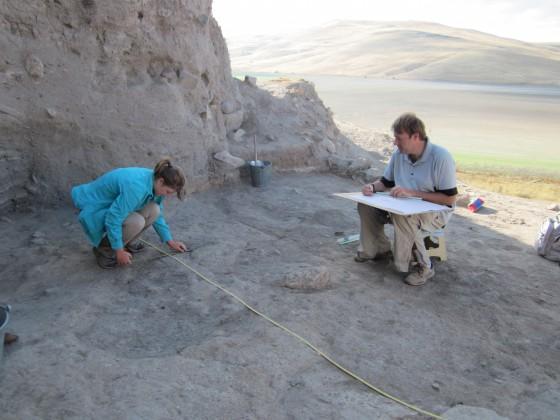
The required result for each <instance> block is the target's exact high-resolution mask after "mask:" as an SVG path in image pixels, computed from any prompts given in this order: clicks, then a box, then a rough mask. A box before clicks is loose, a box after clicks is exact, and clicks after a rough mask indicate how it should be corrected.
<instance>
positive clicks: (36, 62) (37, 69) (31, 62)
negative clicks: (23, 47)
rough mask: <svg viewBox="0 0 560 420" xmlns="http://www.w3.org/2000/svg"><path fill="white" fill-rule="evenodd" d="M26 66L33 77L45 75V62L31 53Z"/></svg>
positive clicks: (26, 60)
mask: <svg viewBox="0 0 560 420" xmlns="http://www.w3.org/2000/svg"><path fill="white" fill-rule="evenodd" d="M24 66H25V70H27V74H29V76H31V77H32V78H33V79H40V78H42V77H43V76H44V75H45V69H44V66H43V62H42V61H41V60H40V59H39V58H38V57H36V56H34V55H29V56H28V57H27V58H26V59H25V63H24Z"/></svg>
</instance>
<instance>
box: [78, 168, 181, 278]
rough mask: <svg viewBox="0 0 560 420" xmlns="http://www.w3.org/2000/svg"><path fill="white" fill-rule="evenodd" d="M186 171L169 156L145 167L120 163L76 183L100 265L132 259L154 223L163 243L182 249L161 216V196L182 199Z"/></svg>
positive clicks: (111, 265) (85, 224) (84, 221)
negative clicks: (131, 166)
mask: <svg viewBox="0 0 560 420" xmlns="http://www.w3.org/2000/svg"><path fill="white" fill-rule="evenodd" d="M184 186H185V176H184V175H183V172H182V171H181V170H180V169H179V168H177V167H175V166H173V165H171V162H170V161H169V159H163V160H161V161H160V162H158V163H157V165H156V166H155V168H154V169H153V170H151V169H147V168H119V169H114V170H112V171H109V172H107V173H106V174H104V175H102V176H101V177H99V178H97V179H96V180H95V181H92V182H90V183H88V184H83V185H78V186H76V187H74V188H72V200H73V201H74V205H75V206H76V207H77V208H78V209H79V210H80V216H79V221H80V224H81V225H82V227H83V229H84V231H85V233H86V235H87V237H88V238H89V240H90V242H91V244H92V245H93V253H94V254H95V257H96V259H97V263H98V264H99V265H100V266H101V267H102V268H114V267H116V266H117V265H127V264H131V263H132V254H135V253H137V252H140V251H142V249H143V248H144V245H143V244H142V243H140V242H137V241H136V240H137V239H138V238H139V237H140V235H141V234H142V232H144V231H145V230H146V229H147V228H148V227H150V226H152V225H153V226H154V229H155V230H156V232H157V234H158V235H159V237H160V239H161V241H162V242H165V243H167V245H168V246H169V248H171V249H172V250H175V251H178V252H185V251H187V247H186V246H185V244H183V243H182V242H179V241H174V240H173V238H172V236H171V231H170V230H169V227H168V226H167V223H166V222H165V219H164V218H163V214H162V210H163V200H164V199H165V197H167V196H169V195H173V194H177V198H179V199H180V200H182V199H183V196H184V192H183V189H184Z"/></svg>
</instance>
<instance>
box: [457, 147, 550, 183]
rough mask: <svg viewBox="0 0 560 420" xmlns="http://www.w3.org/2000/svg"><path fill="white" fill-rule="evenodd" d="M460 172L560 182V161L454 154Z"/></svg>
mask: <svg viewBox="0 0 560 420" xmlns="http://www.w3.org/2000/svg"><path fill="white" fill-rule="evenodd" d="M453 156H454V157H455V160H456V162H457V168H458V170H459V171H460V172H469V173H477V172H480V173H482V174H485V175H484V176H494V175H496V174H497V175H500V176H505V177H506V178H507V177H508V176H511V175H515V176H518V177H525V178H531V179H538V178H545V179H551V180H556V181H560V161H559V160H558V159H556V160H552V159H550V160H548V159H542V158H541V159H538V158H537V159H531V158H516V157H508V156H495V155H494V156H493V155H489V156H485V155H475V154H462V153H453Z"/></svg>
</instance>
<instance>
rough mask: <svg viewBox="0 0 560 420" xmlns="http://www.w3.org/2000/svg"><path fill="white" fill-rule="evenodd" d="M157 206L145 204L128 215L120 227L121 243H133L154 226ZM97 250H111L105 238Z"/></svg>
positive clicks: (157, 215)
mask: <svg viewBox="0 0 560 420" xmlns="http://www.w3.org/2000/svg"><path fill="white" fill-rule="evenodd" d="M159 211H160V210H159V205H157V204H156V203H154V202H151V203H148V204H146V205H145V206H144V207H142V209H140V210H138V211H135V212H132V213H130V214H129V215H128V217H127V218H126V219H125V221H124V223H123V225H122V235H123V243H124V244H125V245H127V244H128V243H130V242H134V241H135V240H136V239H138V238H139V237H140V235H141V234H142V233H143V232H144V231H145V230H146V229H148V228H149V227H150V226H152V225H153V224H154V222H155V221H156V220H157V218H158V217H159ZM99 248H111V245H110V243H109V239H108V238H107V236H105V237H104V238H103V240H102V241H101V243H100V244H99Z"/></svg>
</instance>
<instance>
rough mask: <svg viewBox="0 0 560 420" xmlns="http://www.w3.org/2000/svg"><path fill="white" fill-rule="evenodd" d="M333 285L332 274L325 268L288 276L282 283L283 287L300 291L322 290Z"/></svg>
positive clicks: (298, 272) (301, 271)
mask: <svg viewBox="0 0 560 420" xmlns="http://www.w3.org/2000/svg"><path fill="white" fill-rule="evenodd" d="M330 284H331V276H330V272H329V271H328V270H326V269H324V268H315V267H313V268H308V269H304V270H299V271H297V272H294V273H290V274H288V275H287V276H286V277H284V280H283V282H282V286H283V287H287V288H288V289H300V290H321V289H326V288H327V287H329V286H330Z"/></svg>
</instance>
